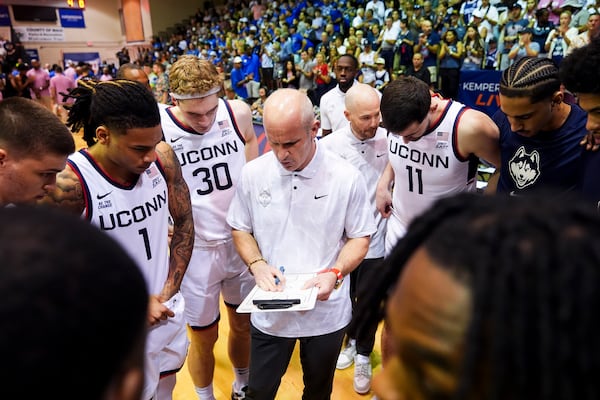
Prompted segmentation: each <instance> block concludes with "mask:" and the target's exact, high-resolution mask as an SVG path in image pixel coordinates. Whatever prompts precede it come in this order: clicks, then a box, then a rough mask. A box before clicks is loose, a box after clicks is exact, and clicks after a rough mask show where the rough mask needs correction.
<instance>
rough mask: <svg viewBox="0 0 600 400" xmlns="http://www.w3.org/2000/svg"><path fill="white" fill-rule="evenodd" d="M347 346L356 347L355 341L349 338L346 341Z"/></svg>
mask: <svg viewBox="0 0 600 400" xmlns="http://www.w3.org/2000/svg"><path fill="white" fill-rule="evenodd" d="M348 346H351V347H356V339H352V338H349V339H348Z"/></svg>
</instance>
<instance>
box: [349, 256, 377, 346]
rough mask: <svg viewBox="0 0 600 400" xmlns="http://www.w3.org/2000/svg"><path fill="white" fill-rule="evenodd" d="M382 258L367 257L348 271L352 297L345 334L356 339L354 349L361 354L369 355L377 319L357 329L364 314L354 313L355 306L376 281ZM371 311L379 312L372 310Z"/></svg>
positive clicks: (375, 331)
mask: <svg viewBox="0 0 600 400" xmlns="http://www.w3.org/2000/svg"><path fill="white" fill-rule="evenodd" d="M382 261H383V257H382V258H369V259H365V260H363V261H362V262H361V263H360V264H359V265H358V267H356V269H355V270H354V271H352V272H351V273H350V298H351V299H352V321H350V325H348V332H347V335H348V337H349V338H352V339H356V351H357V353H358V354H361V355H363V356H367V357H368V356H369V355H370V354H371V352H372V351H373V346H374V344H375V334H376V333H377V326H378V325H379V319H373V323H372V324H369V325H368V326H364V327H363V329H360V330H359V329H358V325H359V324H360V323H361V322H362V321H361V317H364V315H362V316H361V315H357V314H356V306H357V304H358V303H359V302H360V301H361V299H364V298H365V296H366V295H367V293H369V291H371V290H372V288H373V282H375V281H376V279H377V276H378V275H379V271H380V270H381V262H382ZM373 312H379V311H377V310H373Z"/></svg>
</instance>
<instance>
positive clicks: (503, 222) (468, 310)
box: [362, 194, 600, 400]
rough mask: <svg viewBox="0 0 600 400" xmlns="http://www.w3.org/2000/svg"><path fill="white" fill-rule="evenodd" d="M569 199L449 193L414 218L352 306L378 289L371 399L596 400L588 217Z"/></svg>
mask: <svg viewBox="0 0 600 400" xmlns="http://www.w3.org/2000/svg"><path fill="white" fill-rule="evenodd" d="M565 196H568V195H565ZM569 200H570V201H569V202H557V201H555V199H553V198H552V197H551V196H537V195H535V194H532V195H531V196H522V197H514V198H513V197H508V196H478V195H473V194H461V195H459V196H457V197H452V198H446V199H444V200H440V201H439V202H437V203H436V204H435V205H434V206H433V207H432V208H431V209H430V210H429V211H428V212H427V213H425V214H423V215H422V216H421V217H419V218H417V219H415V220H414V223H413V224H412V225H411V226H410V227H409V230H408V232H407V234H406V235H405V236H404V238H403V239H401V240H400V241H399V242H398V245H397V247H396V248H395V250H394V251H393V253H392V254H391V255H390V257H388V258H387V259H386V261H384V266H383V271H382V274H381V275H380V279H379V282H374V287H373V290H372V291H371V298H370V299H369V300H370V301H369V302H365V303H362V304H364V308H363V309H362V312H363V313H364V314H363V315H370V316H372V317H376V315H373V314H374V313H373V312H372V310H373V308H374V307H373V305H375V306H376V305H378V304H380V300H381V299H382V298H383V297H387V296H388V294H389V298H388V299H387V300H386V303H387V317H386V318H387V323H388V324H389V327H390V331H391V333H392V337H393V339H394V344H395V346H394V348H395V352H394V354H393V356H392V357H391V358H390V360H389V361H388V363H387V364H386V366H385V368H384V369H383V372H382V373H381V374H380V375H379V376H377V377H376V378H375V380H374V384H373V387H374V390H375V392H376V394H377V396H378V398H379V399H382V400H386V399H400V398H403V399H412V400H433V399H435V400H446V399H448V400H450V399H460V400H470V399H473V400H475V399H477V400H492V399H511V400H519V399H523V400H526V399H527V400H530V399H544V400H554V399H556V400H559V399H560V400H581V399H597V398H598V397H599V396H600V381H598V379H597V377H596V371H598V369H599V368H600V342H599V341H598V340H597V335H598V330H599V329H600V322H599V320H598V318H597V316H596V314H595V311H594V310H596V309H597V308H598V306H600V270H598V265H599V263H600V216H598V215H597V214H596V213H595V212H594V210H592V209H591V208H589V207H588V206H587V204H586V203H582V202H580V201H579V199H569ZM571 200H573V201H571ZM398 277H400V278H399V281H398ZM396 282H398V283H397V285H395V283H396ZM394 285H395V287H394ZM390 289H391V291H390ZM375 308H376V307H375Z"/></svg>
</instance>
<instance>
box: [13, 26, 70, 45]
mask: <svg viewBox="0 0 600 400" xmlns="http://www.w3.org/2000/svg"><path fill="white" fill-rule="evenodd" d="M13 29H14V31H15V33H16V35H17V37H18V38H19V40H20V41H21V42H64V41H65V30H64V29H63V28H57V27H37V26H15V27H13Z"/></svg>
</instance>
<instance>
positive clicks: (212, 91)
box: [170, 86, 221, 100]
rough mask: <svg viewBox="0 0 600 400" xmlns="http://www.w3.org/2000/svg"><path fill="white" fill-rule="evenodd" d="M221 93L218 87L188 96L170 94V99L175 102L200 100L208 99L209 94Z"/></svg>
mask: <svg viewBox="0 0 600 400" xmlns="http://www.w3.org/2000/svg"><path fill="white" fill-rule="evenodd" d="M220 91H221V87H220V86H215V87H214V88H212V89H210V90H208V91H206V92H204V93H190V94H177V93H173V92H171V93H170V95H171V98H172V99H175V100H190V99H202V98H204V97H208V96H210V95H211V94H216V93H219V92H220Z"/></svg>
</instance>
